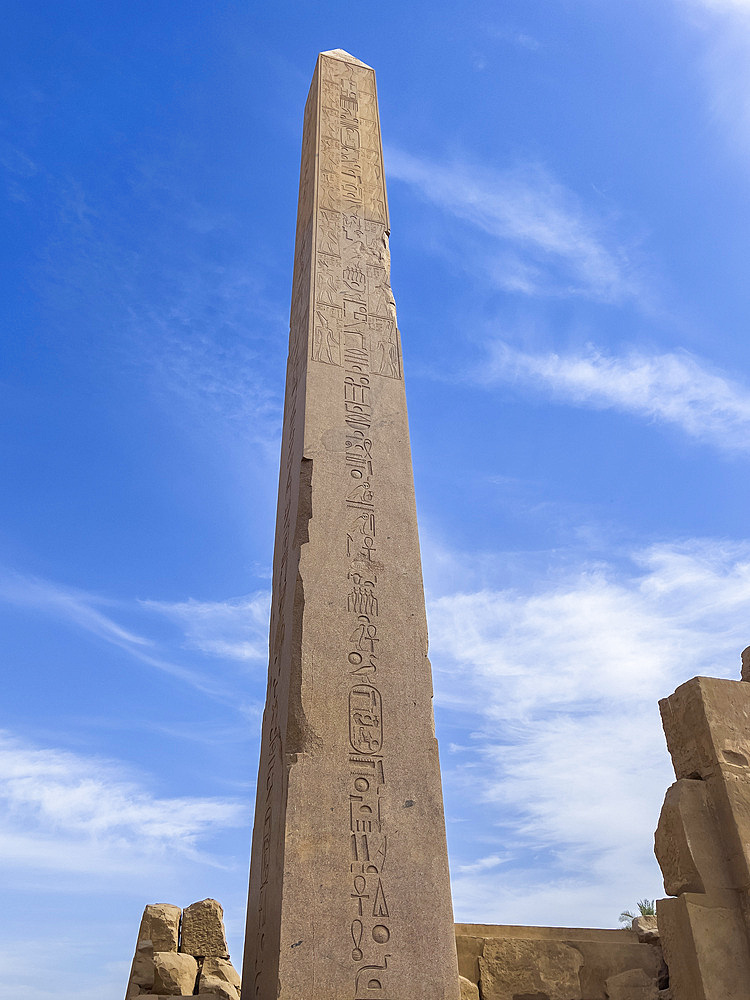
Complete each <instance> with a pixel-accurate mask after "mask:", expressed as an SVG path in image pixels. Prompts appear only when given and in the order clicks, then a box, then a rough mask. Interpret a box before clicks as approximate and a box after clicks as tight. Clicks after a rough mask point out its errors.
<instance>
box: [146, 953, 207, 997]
mask: <svg viewBox="0 0 750 1000" xmlns="http://www.w3.org/2000/svg"><path fill="white" fill-rule="evenodd" d="M197 978H198V963H197V962H196V960H195V959H194V958H193V956H192V955H181V954H178V953H177V952H174V951H157V952H154V988H153V992H154V993H156V994H158V995H162V996H182V995H192V993H193V990H194V989H195V981H196V979H197Z"/></svg>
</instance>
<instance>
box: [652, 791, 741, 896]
mask: <svg viewBox="0 0 750 1000" xmlns="http://www.w3.org/2000/svg"><path fill="white" fill-rule="evenodd" d="M654 853H655V854H656V859H657V861H658V862H659V866H660V868H661V870H662V874H663V876H664V890H665V892H666V893H667V895H669V896H679V895H680V893H682V892H705V891H706V890H707V889H709V888H721V889H728V888H732V884H733V881H732V876H731V874H730V871H729V864H728V861H727V857H726V853H725V850H724V846H723V842H722V836H721V831H720V829H719V824H718V823H717V821H716V818H715V813H714V809H713V807H712V804H711V800H710V788H709V785H708V783H707V782H705V781H700V780H691V779H690V778H680V780H679V781H676V782H675V783H674V784H673V785H671V786H670V787H669V789H668V790H667V794H666V796H665V798H664V805H663V806H662V810H661V814H660V816H659V825H658V826H657V828H656V834H655V835H654Z"/></svg>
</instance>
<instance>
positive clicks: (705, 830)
mask: <svg viewBox="0 0 750 1000" xmlns="http://www.w3.org/2000/svg"><path fill="white" fill-rule="evenodd" d="M749 653H750V650H745V652H744V653H743V680H742V681H728V680H720V679H718V678H715V677H694V678H693V679H692V680H689V681H687V683H685V684H682V685H681V686H680V687H678V688H677V690H676V691H675V693H674V694H673V695H671V696H670V697H669V698H665V699H663V700H662V701H660V702H659V708H660V709H661V714H662V722H663V724H664V732H665V734H666V737H667V746H668V747H669V752H670V754H671V756H672V763H673V765H674V770H675V776H676V778H677V781H676V782H675V783H674V784H673V785H672V786H671V787H670V788H669V790H668V791H667V795H666V798H665V800H664V806H663V807H662V811H661V816H660V818H659V825H658V828H657V830H656V839H655V852H656V857H657V860H658V862H659V865H660V867H661V870H662V874H663V875H664V888H665V891H666V892H667V894H668V895H669V896H672V897H674V898H672V899H660V900H659V901H658V902H657V914H658V920H659V927H660V930H661V935H662V944H663V947H664V957H665V959H666V961H667V964H668V966H669V972H670V983H671V987H672V993H673V998H674V1000H750V684H748V683H745V681H746V680H748V679H750V674H749V671H750V659H749V656H748V654H749Z"/></svg>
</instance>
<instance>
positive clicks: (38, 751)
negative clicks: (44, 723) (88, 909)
mask: <svg viewBox="0 0 750 1000" xmlns="http://www.w3.org/2000/svg"><path fill="white" fill-rule="evenodd" d="M0 801H2V803H3V806H2V809H0V856H1V857H2V859H3V861H2V864H3V866H5V867H6V868H7V867H8V866H11V867H14V868H17V867H19V866H20V867H22V868H27V869H48V870H54V871H58V872H67V873H74V872H79V873H81V874H88V875H93V876H106V875H107V874H108V873H109V875H110V876H112V875H117V876H120V875H122V874H127V873H128V872H130V873H132V872H134V871H140V869H141V867H142V866H143V865H147V866H148V868H154V867H155V866H156V865H164V864H170V865H171V863H172V860H173V859H174V857H175V856H181V857H183V858H185V857H190V858H192V859H194V860H195V859H201V860H203V861H204V862H209V863H210V862H211V858H210V856H209V855H207V854H206V855H204V854H203V853H202V846H201V845H202V843H203V842H204V841H205V840H206V839H207V838H208V837H210V836H211V835H212V834H214V833H216V832H217V831H221V830H223V829H226V828H228V827H236V826H241V825H242V824H243V823H244V822H246V820H247V804H246V803H244V802H240V801H238V800H234V799H223V798H201V797H178V798H161V797H159V796H156V795H154V794H152V793H151V792H150V791H149V790H148V789H147V788H146V787H144V786H143V784H142V783H140V782H139V781H137V780H135V779H134V778H133V777H132V776H130V775H129V774H128V772H127V771H126V769H125V768H124V767H123V766H122V765H120V764H118V763H116V762H112V761H107V760H101V759H98V758H94V757H89V756H84V755H81V754H75V753H71V752H69V751H64V750H60V749H55V748H48V747H37V746H32V745H30V744H29V743H27V742H23V741H21V740H18V739H16V738H14V737H13V736H11V735H10V734H8V733H6V732H2V731H0Z"/></svg>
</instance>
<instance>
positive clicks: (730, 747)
mask: <svg viewBox="0 0 750 1000" xmlns="http://www.w3.org/2000/svg"><path fill="white" fill-rule="evenodd" d="M659 709H660V710H661V716H662V722H663V724H664V733H665V735H666V737H667V746H668V748H669V752H670V754H671V755H672V763H673V764H674V769H675V775H676V777H677V778H702V779H706V778H709V777H710V776H711V775H713V774H716V772H717V770H718V769H720V768H739V769H740V773H742V774H746V773H747V768H749V767H750V686H748V685H747V684H743V683H742V681H727V680H723V679H721V678H718V677H693V678H692V679H691V680H689V681H687V682H686V683H685V684H681V685H680V686H679V687H678V688H677V690H676V691H675V693H674V694H673V695H670V696H669V698H663V699H662V700H661V701H660V702H659Z"/></svg>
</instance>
